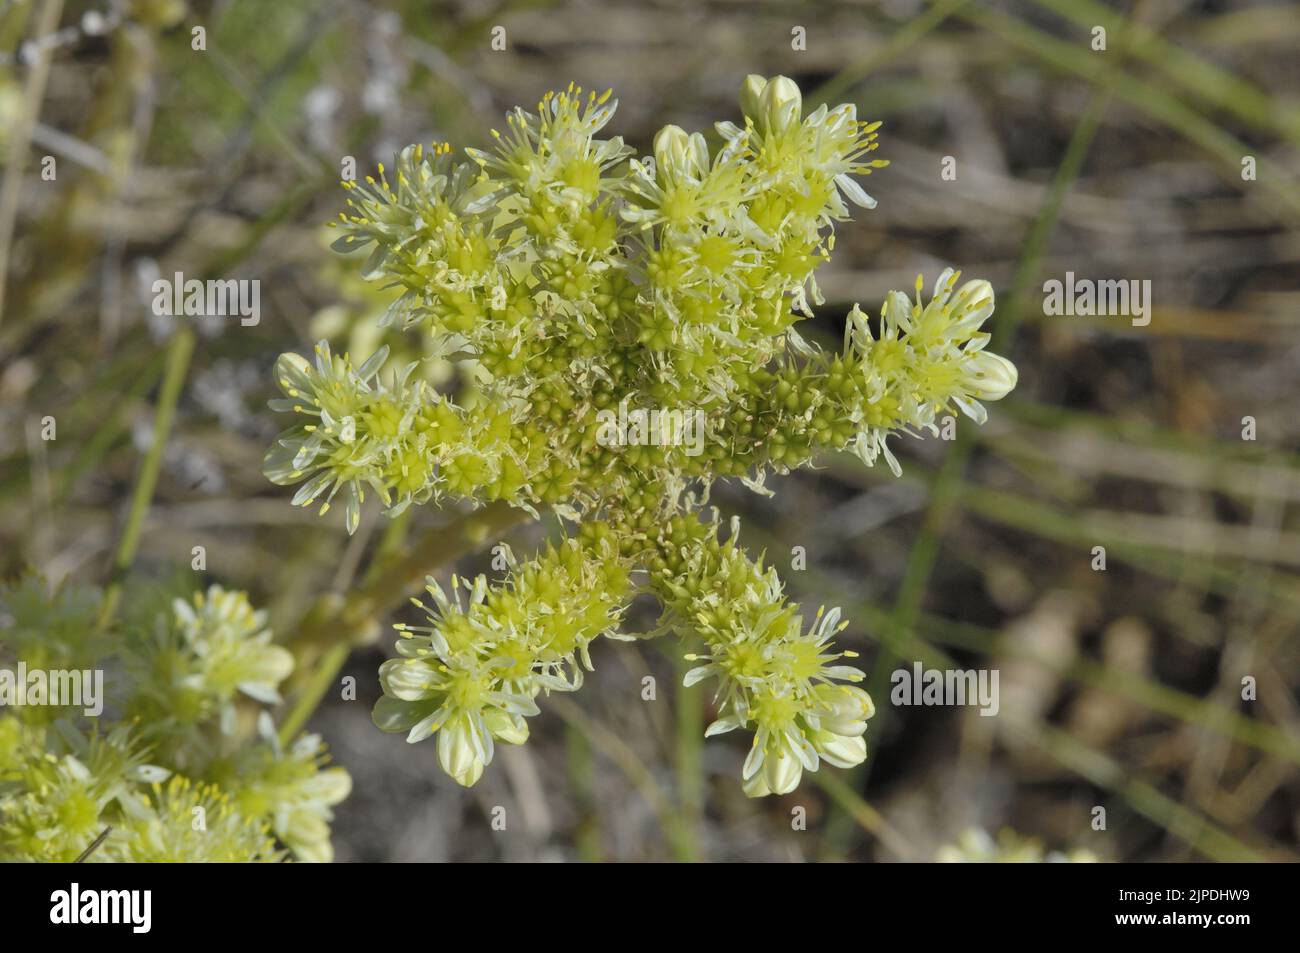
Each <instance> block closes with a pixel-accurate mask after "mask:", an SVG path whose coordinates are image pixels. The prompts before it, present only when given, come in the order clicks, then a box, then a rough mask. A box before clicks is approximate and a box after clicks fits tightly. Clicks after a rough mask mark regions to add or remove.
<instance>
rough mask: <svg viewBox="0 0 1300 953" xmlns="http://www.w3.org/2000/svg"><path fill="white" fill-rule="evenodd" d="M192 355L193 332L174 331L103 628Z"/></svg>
mask: <svg viewBox="0 0 1300 953" xmlns="http://www.w3.org/2000/svg"><path fill="white" fill-rule="evenodd" d="M193 353H194V332H193V331H192V330H190V329H189V328H183V329H181V330H179V331H177V332H176V334H175V336H174V337H173V338H172V340H171V344H170V345H169V346H168V348H167V366H166V368H165V369H164V371H163V382H162V389H161V391H159V394H158V406H157V407H156V408H155V410H154V419H153V442H152V443H151V444H150V445H149V452H148V453H146V454H145V458H144V463H143V464H142V465H141V467H140V473H139V476H138V477H137V478H136V482H135V493H134V495H133V496H132V497H131V510H130V512H129V513H128V514H127V519H126V526H125V528H124V529H123V530H122V536H121V539H119V541H118V544H117V554H116V555H115V556H114V557H113V570H112V573H111V575H110V576H109V581H108V586H107V587H106V588H105V590H104V601H103V603H102V604H101V606H100V611H99V618H98V620H97V621H98V625H99V628H101V629H103V628H105V627H106V626H107V625H108V624H109V623H110V622H112V621H113V616H114V615H115V614H116V613H117V603H118V600H119V599H120V598H121V595H122V580H123V579H124V578H125V577H126V574H127V572H128V571H129V570H130V569H131V564H132V563H133V562H134V561H135V553H136V549H137V548H138V547H139V545H140V532H141V530H142V529H143V528H144V518H145V515H146V514H147V513H148V512H149V504H150V502H151V501H152V500H153V493H154V489H155V488H156V487H157V486H158V472H159V471H160V470H161V469H162V459H163V451H164V450H165V449H166V446H167V437H168V435H169V434H170V433H171V429H172V420H173V418H174V417H175V416H176V404H177V401H178V400H179V399H180V395H181V387H182V386H183V385H184V383H185V372H186V371H187V370H188V369H189V366H190V356H191V355H192V354H193Z"/></svg>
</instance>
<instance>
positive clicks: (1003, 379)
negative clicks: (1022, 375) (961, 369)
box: [968, 351, 1019, 400]
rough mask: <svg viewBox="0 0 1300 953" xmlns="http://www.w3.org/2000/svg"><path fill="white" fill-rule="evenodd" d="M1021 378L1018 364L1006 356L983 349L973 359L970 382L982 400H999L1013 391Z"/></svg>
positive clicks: (972, 388)
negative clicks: (1017, 369)
mask: <svg viewBox="0 0 1300 953" xmlns="http://www.w3.org/2000/svg"><path fill="white" fill-rule="evenodd" d="M1018 379H1019V373H1018V372H1017V371H1016V365H1014V364H1012V363H1011V362H1010V361H1008V360H1007V359H1006V358H1005V357H1002V356H1001V355H998V354H992V353H990V352H988V351H981V352H980V353H979V354H977V355H975V357H974V358H973V359H972V361H971V370H970V375H969V377H968V384H969V386H970V391H971V393H972V394H973V395H974V396H975V397H978V398H979V399H981V400H999V399H1001V398H1003V397H1005V396H1006V395H1007V394H1009V393H1011V391H1012V389H1013V388H1014V387H1015V386H1016V381H1017V380H1018Z"/></svg>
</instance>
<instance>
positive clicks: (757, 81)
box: [740, 73, 767, 125]
mask: <svg viewBox="0 0 1300 953" xmlns="http://www.w3.org/2000/svg"><path fill="white" fill-rule="evenodd" d="M765 86H767V78H766V77H763V76H759V75H758V74H757V73H750V74H749V75H748V76H746V77H745V82H744V83H742V84H741V86H740V111H741V112H742V113H744V114H745V115H746V116H748V117H749V118H750V119H752V120H753V121H754V123H755V125H757V124H758V122H759V120H760V117H761V116H762V113H761V112H760V110H759V105H758V101H759V97H761V96H762V95H763V88H764V87H765Z"/></svg>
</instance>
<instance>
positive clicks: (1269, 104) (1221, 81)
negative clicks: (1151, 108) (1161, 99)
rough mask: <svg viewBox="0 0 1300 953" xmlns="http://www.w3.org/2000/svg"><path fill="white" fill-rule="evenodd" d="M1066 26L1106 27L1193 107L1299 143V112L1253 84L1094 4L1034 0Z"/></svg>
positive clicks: (1282, 14)
mask: <svg viewBox="0 0 1300 953" xmlns="http://www.w3.org/2000/svg"><path fill="white" fill-rule="evenodd" d="M1034 2H1035V3H1037V4H1038V5H1039V6H1040V7H1044V8H1046V9H1049V10H1051V11H1053V12H1054V13H1056V14H1059V15H1060V16H1062V17H1064V18H1065V19H1067V20H1069V21H1071V22H1072V23H1074V24H1076V25H1078V26H1081V27H1084V28H1085V29H1089V30H1090V29H1091V28H1092V27H1094V26H1102V27H1105V28H1106V31H1107V33H1108V34H1110V33H1115V32H1117V31H1122V32H1123V33H1124V34H1126V38H1125V48H1126V50H1127V52H1128V53H1129V55H1131V56H1133V57H1135V58H1137V59H1140V60H1141V61H1142V62H1144V63H1147V64H1148V65H1150V66H1152V67H1154V68H1155V69H1157V70H1159V71H1160V72H1162V73H1164V74H1165V75H1166V76H1168V77H1169V78H1170V79H1172V80H1173V81H1174V82H1175V83H1176V89H1177V91H1178V92H1179V93H1180V94H1182V95H1183V96H1184V98H1186V99H1187V100H1188V101H1189V104H1190V105H1192V106H1194V107H1196V106H1199V105H1200V103H1201V102H1202V101H1204V102H1207V103H1210V104H1212V105H1214V106H1216V107H1218V108H1219V109H1221V110H1223V111H1224V112H1227V113H1230V114H1231V115H1233V116H1235V117H1236V118H1238V119H1240V120H1241V121H1243V122H1246V123H1249V124H1250V125H1252V126H1254V127H1255V128H1257V129H1262V130H1266V131H1269V132H1272V133H1275V134H1276V135H1278V136H1280V137H1282V138H1284V139H1286V140H1288V141H1289V142H1291V143H1294V144H1300V112H1298V111H1297V110H1296V109H1295V108H1294V107H1292V106H1290V105H1289V104H1285V103H1280V102H1277V101H1275V100H1274V99H1273V97H1271V96H1270V95H1269V94H1268V93H1266V92H1264V90H1262V89H1260V88H1259V87H1258V86H1256V85H1254V84H1253V83H1251V82H1249V81H1248V80H1245V79H1242V78H1241V77H1239V76H1234V75H1233V74H1232V73H1230V72H1228V71H1227V70H1224V69H1221V68H1219V67H1218V66H1216V65H1214V64H1213V63H1211V62H1209V61H1208V60H1204V59H1201V58H1200V57H1198V56H1195V55H1194V54H1192V53H1188V52H1187V51H1186V50H1183V49H1181V48H1180V47H1179V46H1177V45H1176V44H1174V43H1171V42H1169V41H1168V40H1166V39H1164V37H1162V36H1160V34H1158V33H1156V32H1154V31H1153V30H1151V29H1150V28H1149V27H1147V26H1145V25H1143V24H1141V23H1136V22H1125V21H1124V20H1123V19H1122V17H1121V16H1120V15H1119V14H1117V13H1116V12H1115V11H1114V10H1113V9H1111V8H1110V7H1108V6H1106V5H1105V4H1102V3H1098V2H1097V0H1034ZM1288 15H1289V16H1291V17H1293V18H1294V17H1295V11H1294V10H1292V11H1290V12H1289V14H1288V12H1286V11H1285V9H1284V8H1279V9H1277V10H1275V11H1273V16H1274V18H1275V19H1281V18H1282V17H1285V16H1288Z"/></svg>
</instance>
